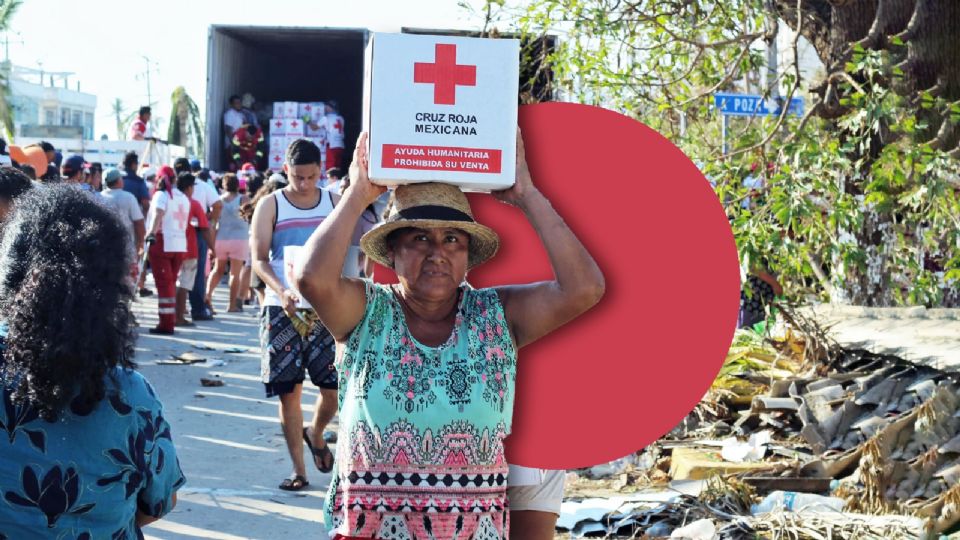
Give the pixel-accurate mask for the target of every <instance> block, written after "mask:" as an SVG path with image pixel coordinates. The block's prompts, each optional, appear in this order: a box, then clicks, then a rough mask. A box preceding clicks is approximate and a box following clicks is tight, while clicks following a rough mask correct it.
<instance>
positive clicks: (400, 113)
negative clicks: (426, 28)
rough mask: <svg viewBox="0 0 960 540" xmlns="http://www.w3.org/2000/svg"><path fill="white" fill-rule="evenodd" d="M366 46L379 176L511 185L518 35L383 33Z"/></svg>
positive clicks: (367, 105) (368, 126) (373, 159)
mask: <svg viewBox="0 0 960 540" xmlns="http://www.w3.org/2000/svg"><path fill="white" fill-rule="evenodd" d="M366 54H367V59H366V62H365V64H366V66H367V68H366V69H367V71H366V73H365V84H364V122H363V124H364V130H365V131H368V132H369V133H370V178H371V179H372V180H373V181H374V182H376V183H378V184H382V185H388V186H392V185H398V184H407V183H416V182H448V183H451V184H456V185H458V186H460V187H461V188H462V189H465V190H471V191H491V190H495V189H504V188H507V187H510V186H512V185H513V183H514V180H515V177H516V141H517V93H518V85H519V58H520V42H519V41H518V40H514V39H479V38H463V37H448V36H426V35H412V34H383V33H377V34H374V36H373V37H372V38H371V40H370V43H369V44H368V45H367V51H366Z"/></svg>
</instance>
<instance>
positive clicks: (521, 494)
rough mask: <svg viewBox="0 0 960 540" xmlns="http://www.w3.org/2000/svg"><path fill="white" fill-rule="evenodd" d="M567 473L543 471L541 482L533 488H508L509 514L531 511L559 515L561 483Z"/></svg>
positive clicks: (561, 493) (561, 492)
mask: <svg viewBox="0 0 960 540" xmlns="http://www.w3.org/2000/svg"><path fill="white" fill-rule="evenodd" d="M566 475H567V471H549V470H548V471H544V475H543V482H541V483H539V484H536V485H533V486H510V487H508V488H507V501H508V503H509V504H510V511H511V512H519V511H523V510H532V511H536V512H550V513H552V514H556V515H558V516H559V515H560V505H561V504H562V503H563V481H564V478H565V477H566Z"/></svg>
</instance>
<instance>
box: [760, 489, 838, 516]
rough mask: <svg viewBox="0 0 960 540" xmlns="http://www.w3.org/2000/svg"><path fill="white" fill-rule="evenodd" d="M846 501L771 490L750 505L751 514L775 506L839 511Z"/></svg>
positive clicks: (767, 510) (803, 509) (790, 508)
mask: <svg viewBox="0 0 960 540" xmlns="http://www.w3.org/2000/svg"><path fill="white" fill-rule="evenodd" d="M845 504H846V503H845V502H844V500H843V499H838V498H837V497H824V496H823V495H816V494H813V493H796V492H794V491H773V492H771V493H770V494H769V495H767V496H766V497H764V498H763V500H762V501H760V503H759V504H754V505H752V506H751V507H750V512H751V513H752V514H753V515H757V514H765V513H767V512H769V511H771V510H773V509H776V508H783V509H785V510H788V511H790V512H841V511H843V507H844V505H845Z"/></svg>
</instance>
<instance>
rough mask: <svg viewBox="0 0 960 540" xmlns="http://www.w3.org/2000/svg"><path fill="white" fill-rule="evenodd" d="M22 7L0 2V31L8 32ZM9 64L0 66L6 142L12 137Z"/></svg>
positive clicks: (11, 0)
mask: <svg viewBox="0 0 960 540" xmlns="http://www.w3.org/2000/svg"><path fill="white" fill-rule="evenodd" d="M21 5H23V2H22V0H0V31H8V30H10V28H11V24H12V20H13V16H14V14H15V13H16V12H17V9H18V8H19V7H20V6H21ZM10 67H11V66H10V64H9V62H3V65H2V66H0V126H3V130H4V132H5V133H6V136H7V140H12V139H13V135H14V128H15V126H14V123H13V107H12V106H11V94H10Z"/></svg>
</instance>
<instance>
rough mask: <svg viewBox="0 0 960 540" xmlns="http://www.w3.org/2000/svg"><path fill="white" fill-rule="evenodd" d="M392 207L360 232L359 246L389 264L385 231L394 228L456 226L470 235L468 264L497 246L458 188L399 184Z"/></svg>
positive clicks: (477, 261)
mask: <svg viewBox="0 0 960 540" xmlns="http://www.w3.org/2000/svg"><path fill="white" fill-rule="evenodd" d="M393 199H394V202H393V208H391V210H390V215H389V217H387V220H386V221H385V222H384V223H382V224H380V225H378V226H377V227H375V228H374V229H373V230H371V231H370V232H368V233H367V234H365V235H363V238H361V239H360V248H361V249H362V250H363V252H364V253H366V254H367V256H368V257H370V258H371V259H373V260H375V261H377V262H378V263H380V264H382V265H384V266H386V267H389V268H393V264H392V263H391V262H390V257H389V256H388V255H387V253H388V248H387V235H389V234H390V233H391V232H393V231H395V230H397V229H403V228H405V227H418V228H422V229H434V228H451V229H459V230H461V231H463V232H465V233H467V234H468V235H470V248H469V251H468V253H469V258H468V261H467V265H468V268H473V267H474V266H476V265H478V264H480V263H482V262H484V261H486V260H487V259H489V258H490V257H493V256H494V254H495V253H496V252H497V249H498V248H499V247H500V238H499V237H498V236H497V233H495V232H494V231H493V229H491V228H490V227H487V226H486V225H481V224H479V223H477V222H476V221H475V220H474V219H473V212H472V211H471V210H470V203H469V202H468V201H467V196H466V195H464V194H463V192H462V191H460V188H458V187H456V186H453V185H450V184H440V183H435V182H430V183H426V184H409V185H403V186H399V187H398V188H397V189H396V191H394V194H393Z"/></svg>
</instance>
